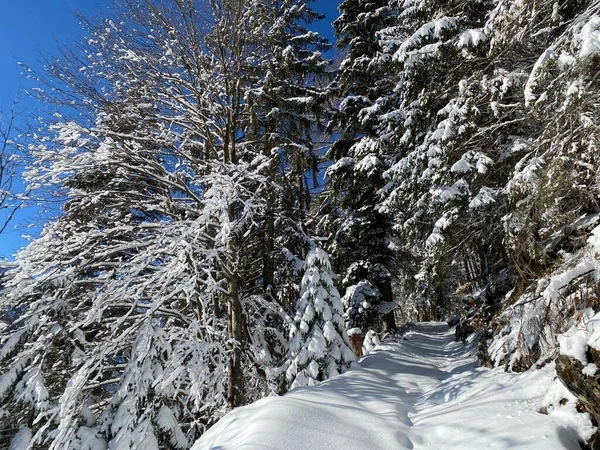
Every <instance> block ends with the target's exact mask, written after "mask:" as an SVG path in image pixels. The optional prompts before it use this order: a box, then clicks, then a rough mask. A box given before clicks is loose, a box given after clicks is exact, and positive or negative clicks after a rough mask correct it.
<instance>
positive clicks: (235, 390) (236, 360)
mask: <svg viewBox="0 0 600 450" xmlns="http://www.w3.org/2000/svg"><path fill="white" fill-rule="evenodd" d="M239 286H240V281H239V277H238V276H237V275H232V276H231V279H230V286H229V289H230V294H229V303H228V310H229V336H230V338H231V339H232V341H233V344H232V348H231V355H230V358H229V379H228V380H227V399H228V403H229V406H230V407H231V408H235V407H237V406H242V405H243V404H244V403H245V396H244V371H243V367H242V343H243V342H244V326H243V324H244V322H243V320H244V319H243V311H242V304H241V302H240V298H239V290H240V288H239Z"/></svg>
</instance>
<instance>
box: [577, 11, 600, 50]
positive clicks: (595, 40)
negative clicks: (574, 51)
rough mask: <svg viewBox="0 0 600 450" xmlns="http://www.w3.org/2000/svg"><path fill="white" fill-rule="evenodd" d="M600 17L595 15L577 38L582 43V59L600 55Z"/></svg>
mask: <svg viewBox="0 0 600 450" xmlns="http://www.w3.org/2000/svg"><path fill="white" fill-rule="evenodd" d="M599 28H600V17H598V16H597V15H594V16H592V17H591V18H590V20H589V21H588V22H587V23H586V24H585V25H584V26H583V27H582V28H581V31H580V32H579V33H578V34H577V35H576V36H575V38H576V39H577V40H578V41H579V42H580V43H581V49H580V50H579V57H580V58H587V57H590V56H593V55H597V54H599V53H600V30H599Z"/></svg>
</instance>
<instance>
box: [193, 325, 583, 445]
mask: <svg viewBox="0 0 600 450" xmlns="http://www.w3.org/2000/svg"><path fill="white" fill-rule="evenodd" d="M472 353H473V349H472V348H469V347H468V346H465V345H463V344H462V343H459V342H455V341H454V333H453V331H452V330H449V329H448V327H447V326H446V325H445V324H440V323H423V324H419V325H418V326H417V327H416V328H415V329H414V330H413V331H410V332H408V333H407V334H406V335H405V336H404V339H403V340H402V341H401V342H398V343H386V344H383V345H381V346H379V347H378V348H377V349H376V350H375V351H374V352H372V353H371V354H369V355H368V356H366V357H365V358H363V359H362V360H361V361H360V365H358V364H357V365H355V366H354V367H353V368H352V369H351V370H349V371H348V372H346V373H345V374H343V375H341V376H338V377H335V378H333V379H331V380H328V381H326V382H324V383H321V384H320V385H319V386H316V387H312V388H301V389H296V390H294V391H292V392H290V393H289V394H287V395H285V396H283V397H272V398H266V399H263V400H260V401H258V402H256V403H254V404H252V405H249V406H246V407H243V408H239V409H237V410H235V411H233V412H232V413H230V414H228V415H227V416H225V417H224V418H223V419H222V420H221V421H220V422H219V423H218V424H217V425H215V426H214V427H213V428H212V429H211V430H210V431H209V432H208V433H206V434H205V435H204V436H203V437H202V438H201V439H200V440H199V441H198V442H196V444H195V445H194V447H193V450H208V449H212V450H229V449H265V450H267V449H268V450H275V449H282V450H283V449H311V450H320V449H323V450H325V449H326V450H331V449H357V450H367V449H382V450H387V449H390V450H400V449H444V450H448V449H457V450H458V449H461V450H468V449H482V448H500V449H523V450H527V449H544V450H553V449H568V450H579V448H580V447H579V445H578V443H577V436H576V433H575V432H574V431H572V430H570V429H566V428H564V427H561V426H560V425H559V424H557V423H555V422H554V420H553V418H551V417H549V416H545V415H542V414H539V413H537V412H536V409H537V408H538V407H539V403H540V401H541V398H542V397H543V395H544V393H545V392H546V390H547V389H548V385H549V383H550V381H551V379H552V374H551V368H550V367H549V368H548V369H544V370H538V371H533V372H530V373H526V374H522V375H516V374H508V373H504V372H502V371H501V370H488V369H483V368H476V367H475V362H474V357H473V356H472Z"/></svg>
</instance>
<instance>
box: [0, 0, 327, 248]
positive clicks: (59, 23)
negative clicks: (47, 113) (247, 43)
mask: <svg viewBox="0 0 600 450" xmlns="http://www.w3.org/2000/svg"><path fill="white" fill-rule="evenodd" d="M109 5H110V1H109V0H0V110H4V111H6V110H8V109H10V106H11V101H12V99H13V98H15V97H16V96H17V94H19V92H20V91H21V90H22V89H23V88H26V87H27V86H28V85H27V80H26V79H25V78H24V77H23V76H22V74H21V69H20V68H19V66H18V64H17V62H19V61H20V62H23V63H25V64H27V65H29V66H31V67H32V68H34V69H39V68H40V67H41V65H42V64H41V60H42V59H43V58H44V57H47V56H51V55H53V54H54V53H55V52H56V43H57V42H58V43H61V44H66V45H68V43H69V42H72V41H74V40H77V39H79V38H81V36H82V31H81V27H80V25H79V23H78V20H77V18H76V17H75V16H74V14H73V12H74V11H78V12H81V13H83V14H85V15H92V16H94V15H98V14H100V15H105V14H106V13H107V11H108V7H109ZM337 5H338V1H336V0H317V1H316V2H315V10H317V11H318V12H320V13H322V14H325V15H326V16H327V17H326V19H325V20H324V21H323V22H322V23H320V24H318V25H316V26H315V28H316V29H317V31H319V32H320V33H322V34H323V35H324V36H325V37H327V38H328V39H330V40H332V35H333V31H332V29H331V25H330V24H331V21H332V20H334V19H335V17H336V16H337ZM19 97H20V103H19V108H21V109H22V108H27V109H28V110H29V112H30V113H31V112H32V111H35V108H36V106H35V103H33V102H32V101H31V100H29V99H28V98H27V96H26V95H23V94H20V95H19ZM1 218H2V216H1V215H0V219H1ZM39 222H40V219H39V218H38V217H37V215H36V213H35V211H34V210H32V209H30V210H22V211H21V212H20V214H19V215H18V216H17V217H16V219H15V220H14V221H13V223H12V226H11V227H10V229H7V230H6V231H5V233H4V234H2V235H0V257H3V256H4V257H10V256H11V255H12V254H14V252H15V251H17V250H18V249H19V248H20V247H22V246H23V245H25V244H26V241H25V240H24V239H22V238H21V235H23V234H32V233H35V231H36V229H38V228H27V226H28V225H31V224H36V223H37V224H39Z"/></svg>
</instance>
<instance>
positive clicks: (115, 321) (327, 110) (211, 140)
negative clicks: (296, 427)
mask: <svg viewBox="0 0 600 450" xmlns="http://www.w3.org/2000/svg"><path fill="white" fill-rule="evenodd" d="M114 2H115V5H116V6H115V8H113V11H114V14H113V15H112V16H110V17H94V18H82V24H83V26H84V27H85V35H86V38H85V39H83V40H81V41H80V42H74V43H73V44H72V45H70V46H67V47H64V48H62V49H61V51H60V54H58V55H57V56H56V57H55V58H52V59H49V60H48V62H47V65H46V68H45V70H44V71H43V72H41V73H38V72H36V71H34V70H31V69H28V68H27V67H25V70H26V72H27V74H28V76H29V78H30V79H31V80H32V82H33V83H34V85H35V86H36V87H35V88H34V89H32V90H31V92H29V94H30V95H32V96H34V97H35V98H36V99H37V100H39V101H42V102H44V104H45V105H46V106H47V108H48V111H49V113H48V114H45V115H42V116H40V117H38V118H36V123H35V127H34V128H33V129H31V130H30V132H29V133H28V134H27V136H25V137H24V138H23V137H20V141H19V145H16V144H15V141H16V138H15V137H14V136H13V135H12V134H11V133H12V132H11V129H10V126H6V127H4V125H5V124H3V127H2V128H1V129H0V131H3V130H6V133H4V132H2V133H0V208H8V209H10V208H14V207H15V205H18V206H19V207H20V206H21V205H22V203H23V202H25V203H26V202H27V201H28V198H30V199H35V201H36V202H38V203H40V204H48V205H53V207H54V208H56V213H55V214H54V215H53V218H52V219H51V220H49V221H48V222H47V223H46V224H44V227H43V230H42V231H41V233H40V235H39V236H38V237H36V238H35V239H32V240H31V242H30V243H29V245H28V246H27V247H26V248H25V249H23V250H21V251H20V252H19V253H18V254H17V255H16V257H15V259H14V261H12V260H11V261H5V262H3V263H2V267H1V268H0V275H1V276H0V309H1V312H0V343H1V344H0V345H1V347H0V434H1V435H2V436H7V437H8V438H9V439H8V441H10V439H12V438H13V436H15V434H16V435H17V437H16V438H15V439H14V440H13V444H14V445H13V446H12V447H11V449H15V450H16V449H21V448H23V449H24V448H31V449H56V450H58V449H65V450H67V449H89V450H96V449H107V448H110V449H111V450H113V449H129V448H139V449H148V450H152V449H158V448H165V449H189V448H191V447H192V445H193V444H194V442H195V440H197V439H198V438H200V437H201V436H202V435H203V434H204V433H205V432H206V431H207V430H208V429H209V428H210V427H211V426H212V425H214V424H215V423H216V422H217V421H218V420H219V419H221V418H222V417H223V416H224V415H225V414H226V413H227V412H229V411H231V410H232V409H234V408H237V407H240V406H243V405H247V404H250V403H252V402H255V401H257V400H259V399H261V398H264V397H268V396H275V395H281V394H284V393H286V392H288V391H290V390H293V389H295V388H297V387H302V386H313V385H316V384H318V383H320V382H322V381H324V380H326V379H328V378H331V377H333V376H336V375H338V374H340V373H342V372H344V371H345V370H346V368H348V367H349V366H350V365H351V364H352V363H353V362H354V361H355V360H356V359H357V358H359V357H361V356H362V355H363V354H366V353H368V352H369V351H370V349H371V348H372V347H373V346H374V345H375V344H377V343H378V342H379V341H380V340H382V339H383V340H385V339H386V338H388V339H389V338H393V337H394V336H398V335H400V334H401V332H402V329H403V328H404V327H405V325H406V324H410V323H414V322H427V321H448V322H449V323H450V324H452V325H456V326H457V328H456V338H457V340H459V341H465V340H467V339H472V336H475V338H476V340H477V342H478V348H477V359H478V362H479V364H480V365H481V366H487V367H503V368H504V369H505V370H506V371H508V372H526V371H530V370H535V369H536V368H541V367H543V366H545V365H547V364H555V365H556V374H557V376H558V378H559V379H561V380H562V381H563V384H565V386H566V387H567V388H568V389H569V390H570V391H571V392H572V393H573V394H574V395H575V396H576V397H577V398H578V399H579V400H578V401H579V403H578V408H579V410H580V412H584V413H587V414H588V415H589V417H590V418H591V421H592V424H594V425H595V426H597V425H598V423H599V421H600V408H599V406H598V405H600V387H599V386H600V371H599V372H597V371H596V370H597V369H598V367H600V315H598V313H600V287H599V285H598V280H599V279H600V161H599V159H600V152H599V149H598V145H600V141H597V140H598V139H600V128H599V126H600V121H599V120H598V108H599V107H600V78H599V75H600V1H598V0H343V1H341V2H340V4H339V7H338V8H339V16H338V18H337V19H336V20H335V21H334V22H333V26H334V29H335V36H336V39H335V42H333V43H331V42H328V41H327V40H326V39H325V38H323V37H322V36H321V35H320V34H319V33H318V32H316V31H314V30H315V23H317V21H319V20H322V19H323V17H322V16H321V15H320V14H318V13H317V12H316V11H315V8H314V3H315V2H313V1H311V0H114ZM8 125H9V124H8ZM15 161H16V162H17V163H15ZM15 164H17V165H16V166H15ZM15 177H20V178H22V183H24V184H25V185H26V189H25V193H18V195H17V193H15V192H14V189H11V186H13V184H11V183H12V181H13V180H14V178H15ZM25 197H27V198H25ZM57 205H58V206H57ZM0 225H2V224H0ZM0 232H1V231H0ZM596 436H597V435H595V436H594V437H589V436H588V438H589V440H588V441H589V445H590V446H593V445H597V446H598V447H589V448H600V439H598V441H596ZM19 442H21V443H24V444H23V445H22V446H19V445H20V444H19Z"/></svg>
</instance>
